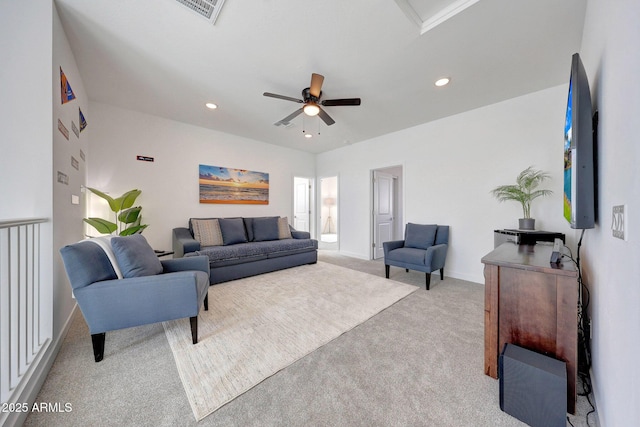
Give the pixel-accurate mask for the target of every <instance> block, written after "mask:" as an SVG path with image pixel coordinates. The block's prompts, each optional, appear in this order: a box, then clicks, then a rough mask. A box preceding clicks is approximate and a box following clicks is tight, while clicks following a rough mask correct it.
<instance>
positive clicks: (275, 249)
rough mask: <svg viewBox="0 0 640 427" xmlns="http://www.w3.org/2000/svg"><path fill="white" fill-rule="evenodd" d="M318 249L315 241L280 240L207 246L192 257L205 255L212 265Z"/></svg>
mask: <svg viewBox="0 0 640 427" xmlns="http://www.w3.org/2000/svg"><path fill="white" fill-rule="evenodd" d="M316 249H318V242H317V240H312V239H282V240H271V241H268V242H249V243H247V244H245V245H233V246H208V247H204V248H202V249H200V250H199V251H196V252H195V253H194V255H207V256H208V257H209V261H210V262H211V263H212V264H213V263H215V262H218V261H223V260H232V259H238V260H241V259H246V260H247V261H250V258H252V257H260V256H263V257H266V256H271V255H272V254H275V253H288V252H291V253H297V252H299V251H300V250H303V251H314V250H316Z"/></svg>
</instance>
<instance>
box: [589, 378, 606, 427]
mask: <svg viewBox="0 0 640 427" xmlns="http://www.w3.org/2000/svg"><path fill="white" fill-rule="evenodd" d="M589 377H590V379H591V396H592V397H593V402H592V403H593V408H594V409H595V410H596V412H595V416H596V418H597V421H598V425H599V426H602V425H604V424H602V420H601V419H600V412H598V404H597V401H596V396H597V395H598V393H596V388H597V386H596V382H595V380H594V378H595V376H594V375H593V368H589Z"/></svg>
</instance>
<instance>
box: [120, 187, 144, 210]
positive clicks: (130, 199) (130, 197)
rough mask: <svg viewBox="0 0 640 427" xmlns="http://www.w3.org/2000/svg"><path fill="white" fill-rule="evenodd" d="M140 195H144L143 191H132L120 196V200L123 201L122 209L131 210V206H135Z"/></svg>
mask: <svg viewBox="0 0 640 427" xmlns="http://www.w3.org/2000/svg"><path fill="white" fill-rule="evenodd" d="M140 193H142V191H141V190H131V191H127V192H126V193H124V194H123V195H122V196H120V198H121V199H122V206H121V209H129V208H130V207H131V206H133V204H134V203H135V201H136V199H137V198H138V196H139V195H140Z"/></svg>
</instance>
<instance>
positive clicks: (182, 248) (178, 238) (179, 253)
mask: <svg viewBox="0 0 640 427" xmlns="http://www.w3.org/2000/svg"><path fill="white" fill-rule="evenodd" d="M172 244H173V253H174V255H173V256H174V258H182V257H183V256H184V254H186V253H189V252H195V251H199V250H200V242H198V241H197V240H196V239H194V238H193V236H192V235H191V232H190V231H189V229H188V228H185V227H178V228H174V229H173V233H172Z"/></svg>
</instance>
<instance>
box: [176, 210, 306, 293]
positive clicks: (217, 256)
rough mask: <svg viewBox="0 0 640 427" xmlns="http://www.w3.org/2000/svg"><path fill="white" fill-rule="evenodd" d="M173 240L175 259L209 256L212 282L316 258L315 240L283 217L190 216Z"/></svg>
mask: <svg viewBox="0 0 640 427" xmlns="http://www.w3.org/2000/svg"><path fill="white" fill-rule="evenodd" d="M172 242H173V252H174V257H176V258H180V257H190V256H198V255H206V256H207V257H208V258H209V267H210V270H211V274H210V276H209V277H210V283H211V285H214V284H216V283H222V282H227V281H230V280H235V279H240V278H243V277H249V276H254V275H257V274H262V273H268V272H271V271H276V270H282V269H285V268H290V267H296V266H299V265H304V264H315V263H316V262H317V261H318V241H317V240H315V239H311V237H310V234H309V233H308V232H306V231H297V230H294V229H293V228H291V227H290V226H289V225H288V223H287V218H286V217H285V218H281V217H248V218H191V219H190V220H189V227H188V228H186V227H178V228H174V229H173V234H172Z"/></svg>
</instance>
